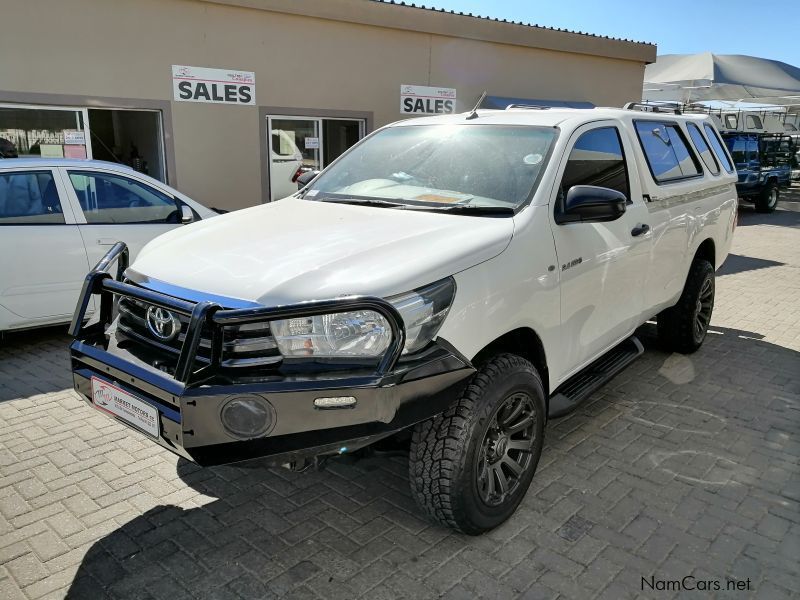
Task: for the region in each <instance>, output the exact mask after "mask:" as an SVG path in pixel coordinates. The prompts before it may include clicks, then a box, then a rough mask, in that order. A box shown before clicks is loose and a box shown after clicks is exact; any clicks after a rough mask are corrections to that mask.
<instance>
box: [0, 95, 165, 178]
mask: <svg viewBox="0 0 800 600" xmlns="http://www.w3.org/2000/svg"><path fill="white" fill-rule="evenodd" d="M17 157H20V158H30V157H35V158H39V157H41V158H95V159H98V160H106V161H109V162H115V163H120V164H125V165H128V166H130V167H131V168H133V169H134V170H136V171H139V172H140V173H144V174H146V175H149V176H150V177H153V178H155V179H158V180H159V181H163V182H165V183H166V181H167V173H166V168H165V161H164V150H163V134H162V126H161V113H160V112H159V111H156V110H131V109H125V110H122V109H111V108H109V109H99V108H97V109H96V108H88V109H87V108H55V107H42V106H12V105H4V106H0V158H17Z"/></svg>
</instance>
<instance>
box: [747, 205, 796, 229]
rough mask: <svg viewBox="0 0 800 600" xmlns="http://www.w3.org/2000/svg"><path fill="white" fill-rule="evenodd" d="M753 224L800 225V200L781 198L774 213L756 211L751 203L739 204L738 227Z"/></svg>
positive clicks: (792, 226)
mask: <svg viewBox="0 0 800 600" xmlns="http://www.w3.org/2000/svg"><path fill="white" fill-rule="evenodd" d="M752 225H771V226H774V227H791V228H797V227H800V202H797V201H791V202H790V201H784V200H781V201H780V204H779V205H778V209H777V210H776V211H775V212H772V213H760V212H756V210H755V208H754V207H753V206H752V205H750V204H739V221H738V223H737V226H738V227H749V226H752Z"/></svg>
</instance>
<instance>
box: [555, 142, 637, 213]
mask: <svg viewBox="0 0 800 600" xmlns="http://www.w3.org/2000/svg"><path fill="white" fill-rule="evenodd" d="M575 185H594V186H599V187H605V188H610V189H612V190H616V191H618V192H622V193H623V194H625V197H626V198H628V201H629V202H630V188H629V185H628V170H627V167H626V165H625V155H624V153H623V151H622V142H621V141H620V137H619V132H618V131H617V128H616V127H598V128H597V129H592V130H590V131H587V132H586V133H583V134H581V136H580V137H579V138H578V141H577V142H575V145H574V146H573V148H572V151H571V152H570V154H569V160H568V161H567V166H566V168H565V169H564V175H563V177H562V178H561V188H560V190H559V196H560V199H561V201H563V198H564V197H566V194H567V192H568V191H569V189H570V188H571V187H572V186H575Z"/></svg>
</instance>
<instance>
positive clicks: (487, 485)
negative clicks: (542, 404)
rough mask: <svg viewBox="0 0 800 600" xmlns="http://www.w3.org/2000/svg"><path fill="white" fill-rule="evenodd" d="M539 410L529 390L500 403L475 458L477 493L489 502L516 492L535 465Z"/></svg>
mask: <svg viewBox="0 0 800 600" xmlns="http://www.w3.org/2000/svg"><path fill="white" fill-rule="evenodd" d="M535 440H536V411H535V410H534V405H533V399H532V398H531V397H530V396H529V395H528V394H526V393H523V392H518V393H515V394H512V395H510V396H509V397H508V398H506V399H505V401H504V402H503V403H502V404H501V405H500V406H498V407H497V410H496V411H495V413H494V415H492V419H491V421H490V422H489V426H488V427H487V429H486V433H485V435H484V436H483V442H482V443H481V446H480V453H479V456H478V460H477V461H476V465H475V467H476V471H477V472H476V475H477V484H478V494H479V495H480V498H481V500H483V502H484V503H485V504H486V505H487V506H498V505H500V504H502V503H503V502H505V500H506V498H508V497H509V496H512V495H514V493H515V492H516V491H517V488H518V487H519V485H520V481H523V480H524V479H525V474H526V471H528V469H530V468H531V467H532V465H533V460H532V459H533V444H534V441H535Z"/></svg>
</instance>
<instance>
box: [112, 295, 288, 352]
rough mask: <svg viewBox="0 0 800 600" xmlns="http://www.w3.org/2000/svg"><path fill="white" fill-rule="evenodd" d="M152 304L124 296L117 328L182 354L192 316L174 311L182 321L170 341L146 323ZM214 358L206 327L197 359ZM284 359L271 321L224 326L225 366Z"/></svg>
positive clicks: (145, 343) (145, 342)
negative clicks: (153, 330)
mask: <svg viewBox="0 0 800 600" xmlns="http://www.w3.org/2000/svg"><path fill="white" fill-rule="evenodd" d="M150 306H152V305H151V304H148V303H147V302H144V301H142V300H138V299H136V298H131V297H128V296H122V297H120V298H119V303H118V305H117V307H118V311H119V321H118V323H117V329H118V330H119V331H120V332H121V333H122V334H123V335H124V336H126V337H128V338H129V339H132V340H134V341H136V342H138V343H140V344H144V345H146V346H148V347H150V348H153V349H157V350H160V351H162V352H167V353H170V354H174V355H175V357H176V358H177V355H178V354H179V353H180V350H181V347H182V346H183V341H184V340H185V339H186V330H187V328H188V326H189V315H188V314H184V313H179V312H177V311H171V312H172V314H174V315H175V316H176V317H177V318H178V320H179V321H180V325H181V328H180V333H179V334H178V335H177V336H175V337H174V339H172V340H170V341H163V340H159V339H157V338H156V336H155V335H153V333H152V332H151V331H150V329H149V328H148V326H147V321H146V319H147V309H148V308H149V307H150ZM210 357H211V332H210V331H209V330H208V328H207V327H204V328H203V330H202V332H201V339H200V346H199V348H198V350H197V358H196V360H198V361H199V362H201V363H208V362H209V361H210ZM280 361H281V354H280V352H278V346H277V344H276V343H275V339H274V338H273V337H272V334H271V333H270V330H269V323H266V322H264V323H257V324H254V325H240V326H230V327H225V328H224V329H223V342H222V361H221V366H222V367H231V368H237V367H262V366H267V365H273V364H276V363H279V362H280Z"/></svg>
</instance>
